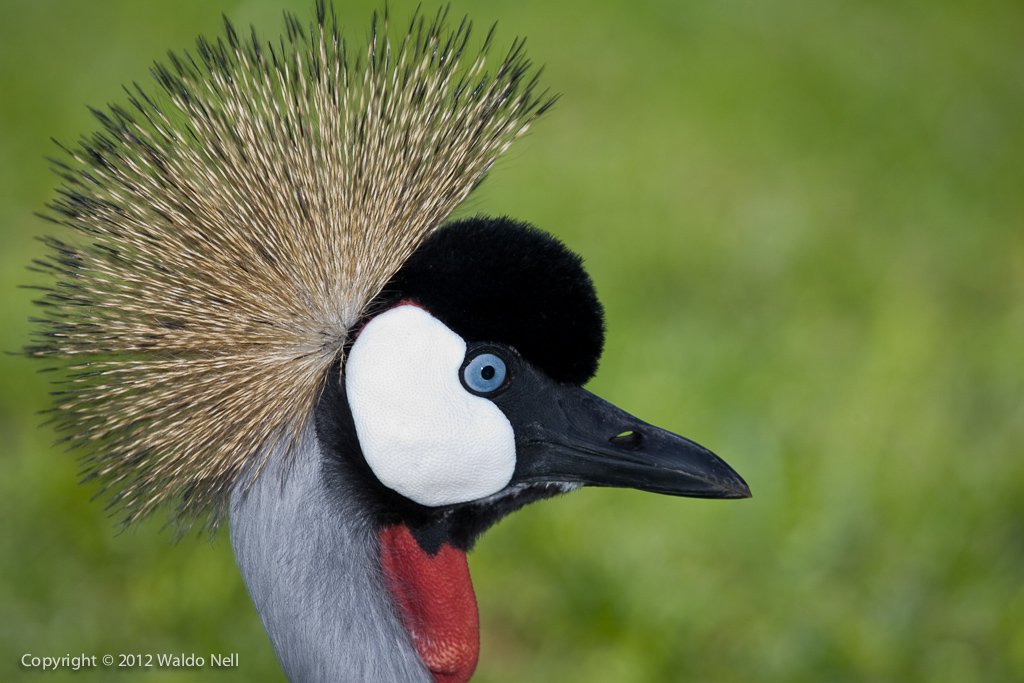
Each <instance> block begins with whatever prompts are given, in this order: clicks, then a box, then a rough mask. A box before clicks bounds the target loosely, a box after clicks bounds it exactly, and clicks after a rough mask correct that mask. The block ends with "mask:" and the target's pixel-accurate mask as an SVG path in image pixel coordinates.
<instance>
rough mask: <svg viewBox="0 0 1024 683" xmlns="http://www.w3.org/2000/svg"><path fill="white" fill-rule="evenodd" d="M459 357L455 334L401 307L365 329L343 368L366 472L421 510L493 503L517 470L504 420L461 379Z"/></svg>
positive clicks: (461, 346)
mask: <svg viewBox="0 0 1024 683" xmlns="http://www.w3.org/2000/svg"><path fill="white" fill-rule="evenodd" d="M465 356H466V342H465V341H463V339H462V338H461V337H460V336H459V335H457V334H455V333H454V332H452V331H451V330H450V329H448V327H447V326H445V325H444V324H443V323H442V322H441V321H439V320H438V319H437V318H434V317H433V316H432V315H430V314H429V313H427V312H426V311H424V310H423V309H421V308H417V307H416V306H408V305H406V306H397V307H395V308H393V309H391V310H389V311H387V312H385V313H382V314H381V315H379V316H377V317H376V318H374V319H372V320H371V321H370V322H369V323H367V324H366V327H364V328H363V329H362V331H361V332H360V333H359V336H358V337H357V338H356V341H355V343H354V344H353V345H352V348H351V350H350V351H349V356H348V360H347V361H346V364H345V389H346V392H347V393H348V402H349V407H350V408H351V410H352V418H353V420H354V422H355V427H356V434H357V436H358V437H359V445H360V447H361V448H362V450H363V456H364V457H365V458H366V462H367V464H368V465H369V466H370V469H371V470H373V473H374V474H375V475H376V476H377V479H379V480H380V482H381V483H382V484H384V485H385V486H387V487H388V488H390V489H393V490H395V491H397V492H398V493H400V494H402V495H403V496H405V497H406V498H409V499H411V500H414V501H416V502H417V503H420V504H422V505H429V506H439V505H449V504H452V503H464V502H467V501H470V500H476V499H477V498H483V497H484V496H489V495H491V494H493V493H496V492H498V491H500V490H501V489H503V488H504V487H505V486H506V485H507V484H508V482H509V480H510V479H511V478H512V471H513V470H514V469H515V464H516V449H515V434H514V433H513V431H512V425H511V424H510V423H509V421H508V418H506V417H505V415H504V413H502V412H501V410H499V409H498V407H497V406H496V405H494V404H493V403H491V402H490V401H489V400H487V399H486V398H483V397H481V396H475V395H473V394H471V393H469V392H468V391H466V389H465V387H463V386H462V382H461V381H460V380H459V368H460V367H462V363H463V361H464V360H465Z"/></svg>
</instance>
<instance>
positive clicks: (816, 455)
mask: <svg viewBox="0 0 1024 683" xmlns="http://www.w3.org/2000/svg"><path fill="white" fill-rule="evenodd" d="M281 4H282V3H280V2H269V1H266V0H251V1H247V2H233V1H231V0H221V1H220V2H206V1H200V0H194V1H190V2H179V1H176V2H166V3H160V4H156V3H139V2H130V1H128V0H121V1H118V2H95V3H84V2H83V3H79V2H36V3H13V2H5V3H4V4H3V5H2V6H0V226H2V227H0V230H2V231H3V232H2V235H3V248H2V249H0V299H2V302H3V306H2V309H0V315H2V319H0V348H2V349H4V350H15V349H18V348H19V347H20V346H21V345H22V344H23V343H24V342H25V340H26V336H27V330H28V324H27V322H26V319H27V318H28V316H30V315H31V307H30V304H29V298H30V297H29V295H28V293H27V292H25V291H19V290H17V289H16V286H17V285H18V284H19V283H23V282H25V281H27V279H28V274H27V272H26V271H25V266H26V264H27V263H28V262H29V260H30V259H31V258H33V257H34V256H37V255H39V253H40V249H41V247H40V245H38V244H37V243H35V242H34V241H33V236H34V235H37V234H39V233H41V232H43V231H44V230H47V229H49V228H48V227H47V226H46V225H44V224H43V223H42V221H40V220H38V219H36V218H34V217H33V216H32V213H33V211H36V210H39V209H40V208H41V206H42V204H43V203H44V202H45V201H46V199H47V198H48V196H50V192H51V189H52V186H53V185H54V180H53V178H52V177H51V176H50V175H49V173H48V171H47V167H46V164H45V162H44V161H43V156H44V155H47V154H52V153H54V151H55V149H54V147H53V146H52V145H51V143H50V142H49V141H48V138H49V137H50V136H54V137H56V138H58V139H60V140H63V141H69V142H70V141H73V140H75V139H76V138H77V136H78V135H79V134H80V133H83V132H86V131H89V130H92V129H93V128H94V124H93V123H92V121H91V120H90V117H89V115H88V113H87V111H86V109H85V106H84V105H86V104H93V105H102V104H104V103H106V102H108V101H112V100H113V101H117V100H120V98H121V95H120V90H119V86H120V84H122V83H126V82H130V81H132V80H140V81H142V80H144V79H146V78H147V72H146V69H147V67H148V64H149V63H150V62H151V61H152V60H153V59H156V58H159V57H160V56H161V55H162V54H163V52H164V50H165V49H167V48H175V49H180V48H185V47H189V46H190V45H191V41H192V39H193V38H194V36H195V35H196V34H198V33H200V32H202V33H207V34H210V33H216V32H218V31H219V30H220V23H219V22H220V20H219V13H220V12H221V11H224V12H227V13H228V14H229V15H230V16H231V17H233V18H234V19H235V20H236V21H237V22H238V23H241V24H243V25H247V24H248V23H250V22H256V23H257V25H258V26H259V27H260V29H261V31H262V33H263V35H264V36H266V37H270V36H274V35H276V34H277V32H278V31H279V29H280V27H281V21H280V18H279V12H280V5H281ZM288 4H289V5H291V6H293V7H294V8H296V9H297V10H298V11H300V12H301V13H302V14H303V15H304V16H307V17H308V16H309V15H310V11H311V5H312V3H311V2H306V1H305V0H301V1H300V2H298V3H288ZM373 7H374V4H373V3H367V2H344V3H339V6H338V10H339V14H340V16H341V17H342V19H343V21H344V22H345V24H346V25H347V26H348V29H347V34H348V35H349V37H350V38H353V39H355V40H356V41H357V42H358V41H359V40H361V39H362V37H363V36H365V34H366V32H367V26H368V16H369V11H370V9H372V8H373ZM432 7H433V6H432V5H431V4H430V3H428V4H427V8H428V10H429V9H431V8H432ZM392 11H393V14H394V15H395V16H396V17H397V18H400V19H402V18H404V17H406V16H408V14H409V12H410V11H411V5H409V4H408V3H406V2H399V1H394V2H392ZM454 12H455V13H456V14H461V13H463V12H469V13H471V14H472V15H473V17H474V18H475V19H476V20H477V22H478V23H479V24H482V25H486V24H489V23H490V22H492V21H494V20H496V19H500V26H499V31H500V32H499V38H500V39H501V41H500V42H506V43H507V42H508V41H510V40H511V39H512V37H513V36H514V35H516V34H525V35H527V36H529V43H528V46H529V48H530V53H531V55H532V56H533V58H534V59H535V60H536V61H538V62H542V63H545V64H546V65H547V70H546V82H547V83H549V84H551V86H552V87H553V88H554V89H556V90H558V91H560V92H562V93H563V95H564V97H563V99H562V100H561V102H560V103H559V104H558V106H557V107H556V109H555V110H554V111H553V112H552V113H551V114H550V115H549V116H547V117H546V118H545V120H543V121H542V122H541V123H539V124H538V125H537V126H536V127H535V128H534V129H533V131H532V132H531V133H530V135H529V136H528V137H527V138H526V139H525V140H523V141H521V142H520V143H519V144H517V145H516V146H515V147H514V148H513V150H512V151H511V152H510V153H509V154H508V156H507V157H506V158H505V159H504V160H503V161H502V162H501V163H500V165H499V166H498V167H497V168H496V169H495V171H494V173H493V174H492V176H491V178H490V180H489V181H488V182H487V183H486V184H485V186H484V187H483V188H482V189H481V191H480V192H479V193H478V194H476V195H475V196H474V197H473V198H472V199H471V201H470V203H469V206H468V210H472V211H482V212H487V213H492V214H504V213H508V214H511V215H513V216H516V217H519V218H522V219H526V220H529V221H531V222H534V223H536V224H537V225H539V226H541V227H544V228H546V229H548V230H550V231H552V232H554V233H556V234H557V235H559V236H560V237H562V238H563V239H564V240H565V241H566V242H568V243H569V244H570V245H571V246H572V247H574V248H575V249H577V250H579V251H580V252H581V253H582V254H583V255H584V256H585V258H586V260H587V263H588V264H589V268H590V270H591V273H592V275H593V278H594V280H595V281H596V283H597V288H598V290H599V293H600V295H601V296H602V298H603V300H604V302H605V305H606V307H607V317H608V332H609V336H608V344H607V349H606V352H605V357H604V362H603V364H602V368H601V371H600V373H599V374H598V376H597V378H596V379H595V380H594V381H593V383H592V385H591V388H592V389H593V390H594V391H596V392H597V393H599V394H601V395H603V396H605V397H607V398H608V399H610V400H612V401H613V402H616V403H618V404H620V405H622V406H623V407H625V408H626V409H628V410H630V411H632V412H634V413H636V414H638V415H640V416H642V417H645V418H646V419H648V420H649V421H651V422H654V423H656V424H659V425H663V426H665V427H667V428H670V429H673V430H676V431H679V432H681V433H684V434H686V435H688V436H690V437H692V438H694V439H696V440H699V441H701V442H702V443H705V444H707V445H708V446H710V447H711V448H713V449H714V450H716V451H717V452H719V453H720V454H722V455H723V456H724V457H725V458H726V459H727V460H728V461H729V462H730V463H732V464H733V465H734V466H735V467H736V468H737V469H738V470H739V471H740V472H741V473H742V474H743V475H744V476H745V477H746V478H747V480H748V481H749V483H750V485H751V488H752V489H753V492H754V498H753V499H752V500H750V501H743V502H721V501H692V500H682V499H672V498H665V497H658V496H653V495H647V494H639V493H634V492H627V491H606V490H588V491H584V492H579V493H575V494H573V495H571V496H568V497H565V498H562V499H558V500H555V501H551V502H546V503H543V504H540V505H536V506H534V507H532V508H528V509H526V510H524V511H522V512H520V513H517V514H516V515H513V516H512V517H510V518H509V519H507V520H505V521H504V522H502V523H501V524H500V525H499V526H498V527H496V528H495V529H494V530H492V531H491V532H490V533H489V534H488V535H487V536H485V537H484V539H483V540H482V541H481V543H480V544H479V546H478V547H477V549H476V551H475V552H474V553H473V555H472V556H471V565H472V570H473V574H474V578H475V583H476V586H477V591H478V596H479V601H480V609H481V614H482V630H483V633H482V641H483V642H482V660H481V665H480V668H479V670H478V676H477V679H476V680H479V681H481V682H492V683H497V682H499V681H595V682H604V681H722V682H725V681H771V682H774V681H778V682H800V681H808V682H812V681H813V682H820V681H934V682H943V681H948V682H950V683H954V682H955V683H964V682H967V681H1014V680H1024V458H1022V457H1021V456H1022V453H1021V445H1022V443H1024V303H1022V293H1024V231H1022V228H1024V125H1022V120H1024V39H1022V36H1024V5H1021V4H1020V3H1019V2H1012V1H1007V2H979V3H964V2H959V1H956V0H940V1H935V2H912V1H909V0H908V1H905V2H872V1H867V2H836V1H828V0H826V1H825V2H819V1H812V0H784V1H781V2H760V1H758V0H725V1H721V2H716V1H711V0H708V1H705V2H667V1H666V2H657V1H654V0H633V1H632V2H623V3H610V2H583V1H582V0H574V1H571V2H560V3H543V2H515V3H513V2H501V3H497V2H487V3H485V2H468V1H463V0H457V1H456V2H455V3H454ZM35 370H36V368H35V367H34V365H33V364H32V363H30V362H28V361H26V360H24V359H21V358H18V357H14V356H10V355H4V356H0V377H2V380H0V382H2V384H0V386H2V387H3V391H2V394H0V435H2V441H3V445H4V447H3V451H4V452H3V456H2V457H3V459H2V461H0V462H2V470H0V472H2V474H0V514H2V519H3V532H2V534H0V572H2V574H0V613H2V618H0V680H5V681H7V680H40V679H44V678H45V680H52V681H65V680H66V681H105V680H114V681H117V680H125V681H128V680H131V681H135V680H139V681H200V680H211V681H225V682H226V681H280V680H282V679H283V677H282V675H281V674H280V672H279V669H278V667H277V664H276V661H275V659H274V656H273V653H272V651H271V649H270V645H269V642H268V641H267V639H266V637H265V635H264V633H263V631H262V628H261V626H260V624H259V622H258V619H257V616H256V613H255V611H254V609H253V608H252V606H251V605H250V603H249V601H248V598H247V596H246V594H245V590H244V587H243V585H242V582H241V580H240V578H239V576H238V575H237V571H236V569H235V567H234V563H233V559H232V556H231V552H230V548H229V544H228V543H227V538H226V536H225V535H224V534H222V535H221V536H220V537H219V538H217V539H216V540H215V541H214V542H213V543H210V542H208V541H207V540H205V539H202V538H194V537H190V538H187V539H185V540H184V541H182V542H180V543H177V544H174V543H172V537H171V535H170V534H168V533H167V532H162V531H161V523H160V520H153V521H151V522H148V523H146V524H143V525H141V526H139V527H138V528H134V529H131V530H129V531H128V532H126V533H122V534H118V533H117V529H116V527H115V525H114V523H113V521H112V520H111V519H109V518H108V517H107V516H106V515H105V513H104V511H103V508H102V505H100V504H98V503H90V502H89V497H90V495H91V494H92V493H93V491H91V490H90V489H88V488H86V487H79V486H78V485H77V484H76V479H77V476H76V472H77V464H76V462H75V460H74V459H73V458H72V457H71V456H69V455H67V454H64V453H62V452H61V451H60V450H58V449H56V448H54V447H52V446H51V442H52V440H53V435H52V434H51V433H50V432H48V431H47V430H45V429H40V428H39V427H38V426H37V424H38V422H39V419H38V418H37V416H36V415H35V412H36V411H37V410H39V409H40V408H42V407H44V406H45V405H46V392H47V390H48V388H47V385H46V382H45V377H43V376H39V375H37V374H36V372H35ZM79 651H83V652H86V653H95V654H103V653H105V652H112V653H117V652H140V653H146V652H179V651H184V652H197V653H200V654H205V653H209V652H218V651H223V652H238V653H239V657H240V663H241V666H240V669H239V670H238V671H235V672H218V671H210V670H204V671H198V672H194V671H184V672H182V671H157V670H150V671H133V672H128V673H120V674H114V673H111V672H100V673H96V672H92V673H89V672H84V673H78V674H58V675H50V676H46V677H44V676H42V674H40V673H37V672H32V671H25V670H22V669H21V668H19V666H18V659H19V658H20V656H21V654H22V653H25V652H31V653H36V654H63V653H65V652H71V653H75V652H79Z"/></svg>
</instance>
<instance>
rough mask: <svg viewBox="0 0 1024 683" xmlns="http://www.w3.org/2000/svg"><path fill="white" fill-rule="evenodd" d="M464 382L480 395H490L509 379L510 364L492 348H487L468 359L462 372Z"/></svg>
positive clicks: (464, 384) (469, 388)
mask: <svg viewBox="0 0 1024 683" xmlns="http://www.w3.org/2000/svg"><path fill="white" fill-rule="evenodd" d="M460 375H461V379H462V384H463V386H465V387H466V389H468V390H469V391H470V392H472V393H474V394H477V395H478V396H490V395H493V394H495V393H497V392H498V391H500V390H501V389H502V388H504V386H505V384H506V383H507V380H508V375H509V372H508V364H507V363H506V362H505V359H504V358H502V357H501V356H499V355H498V354H496V353H494V352H493V351H492V350H485V351H483V352H481V353H478V354H476V355H474V356H471V357H469V358H467V359H466V362H465V364H463V366H462V370H461V372H460Z"/></svg>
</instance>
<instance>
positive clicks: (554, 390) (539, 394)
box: [496, 368, 750, 498]
mask: <svg viewBox="0 0 1024 683" xmlns="http://www.w3.org/2000/svg"><path fill="white" fill-rule="evenodd" d="M526 374H529V375H531V377H529V378H526V377H520V378H517V380H516V384H517V385H518V386H519V387H524V385H527V386H529V385H532V386H531V387H530V389H529V391H530V393H525V391H524V392H522V393H520V392H516V393H517V394H519V395H518V396H515V397H509V398H507V399H505V400H501V399H499V400H498V401H496V403H499V405H500V404H505V405H507V406H508V407H507V408H505V407H504V406H503V410H505V412H506V415H508V416H509V418H510V420H511V421H512V423H513V427H514V428H515V431H516V439H517V451H518V452H517V460H516V471H515V474H514V475H513V481H514V482H518V483H570V484H582V485H585V486H614V487H622V488H633V489H640V490H642V491H651V492H654V493H664V494H667V495H671V496H690V497H695V498H749V497H750V489H749V488H748V487H747V484H746V482H745V481H743V478H742V477H740V475H739V474H737V473H736V471H735V470H733V469H732V468H731V467H729V465H727V464H726V463H725V461H724V460H722V459H721V458H719V457H718V456H717V455H715V454H714V453H712V452H711V451H709V450H708V449H706V448H704V447H703V446H701V445H699V444H696V443H694V442H693V441H690V440H689V439H687V438H685V437H682V436H679V435H677V434H673V433H672V432H669V431H666V430H664V429H661V428H659V427H655V426H654V425H650V424H648V423H646V422H644V421H642V420H639V419H637V418H636V417H633V416H632V415H630V414H629V413H627V412H626V411H624V410H622V409H621V408H618V407H616V406H614V405H612V404H611V403H609V402H607V401H605V400H604V399H602V398H600V397H598V396H595V395H594V394H592V393H590V392H589V391H586V390H585V389H582V388H580V387H576V386H572V385H564V384H558V383H556V382H554V381H552V380H550V379H549V378H547V377H546V376H545V375H543V374H542V373H540V372H539V371H537V370H534V369H532V368H530V369H528V370H526ZM524 380H526V381H524ZM513 401H514V403H515V404H516V405H512V402H513Z"/></svg>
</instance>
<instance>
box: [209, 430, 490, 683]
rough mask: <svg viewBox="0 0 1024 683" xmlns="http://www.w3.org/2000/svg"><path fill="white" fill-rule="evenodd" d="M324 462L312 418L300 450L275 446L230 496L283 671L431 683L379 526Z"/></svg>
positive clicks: (292, 675) (246, 570)
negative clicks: (392, 589)
mask: <svg viewBox="0 0 1024 683" xmlns="http://www.w3.org/2000/svg"><path fill="white" fill-rule="evenodd" d="M322 468H323V463H322V455H321V451H320V447H319V445H318V442H317V438H316V434H315V430H314V428H313V426H312V420H311V421H310V424H309V425H307V427H306V428H305V430H304V432H303V435H302V438H301V443H300V446H299V448H298V449H297V450H296V451H295V453H294V457H292V458H290V459H288V461H287V462H285V458H284V457H283V454H282V452H280V451H275V452H272V453H271V454H270V459H269V460H268V462H267V464H266V466H265V467H264V470H263V472H262V473H261V474H260V476H258V477H256V479H255V481H254V482H252V484H251V486H248V488H247V487H246V484H247V481H246V480H247V479H248V478H246V477H243V478H241V479H242V481H240V483H239V484H238V485H236V488H235V490H234V491H233V492H232V496H231V507H230V513H229V514H230V526H231V544H232V547H233V548H234V551H235V559H236V560H237V562H238V566H239V568H240V569H241V572H242V577H243V578H244V579H245V583H246V586H247V587H248V589H249V595H250V596H251V597H252V600H253V603H255V605H256V610H257V611H258V612H259V615H260V618H261V619H262V621H263V625H264V627H265V628H266V630H267V634H268V635H269V636H270V640H271V642H272V643H273V646H274V649H275V651H276V652H277V656H278V659H279V660H280V662H281V666H282V668H283V669H284V671H285V674H286V675H287V676H288V678H289V680H291V681H294V682H296V683H299V682H301V683H318V682H320V681H371V680H372V681H424V682H429V681H431V680H432V676H431V673H430V672H429V671H428V670H427V668H426V667H425V666H424V663H423V661H422V660H421V659H420V657H419V656H418V654H417V648H416V647H415V646H414V645H413V641H412V639H411V638H410V635H409V632H408V631H407V629H406V627H405V626H404V625H403V618H404V616H399V614H398V613H397V610H396V607H395V601H394V600H393V599H392V598H391V595H390V593H389V586H388V585H387V583H388V581H387V579H386V578H385V574H384V572H383V571H382V559H383V560H384V562H387V559H386V558H382V556H381V544H380V542H379V539H378V535H377V531H376V530H375V529H374V528H373V525H372V524H370V523H369V521H368V520H367V519H366V518H365V515H361V514H360V510H358V509H354V504H353V503H352V502H351V500H349V499H348V498H347V497H346V496H345V495H344V492H343V491H336V490H332V489H333V488H336V486H337V484H334V485H333V486H332V484H330V483H328V482H329V481H330V480H329V479H328V478H325V477H324V476H323V472H322ZM474 607H475V605H474Z"/></svg>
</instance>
